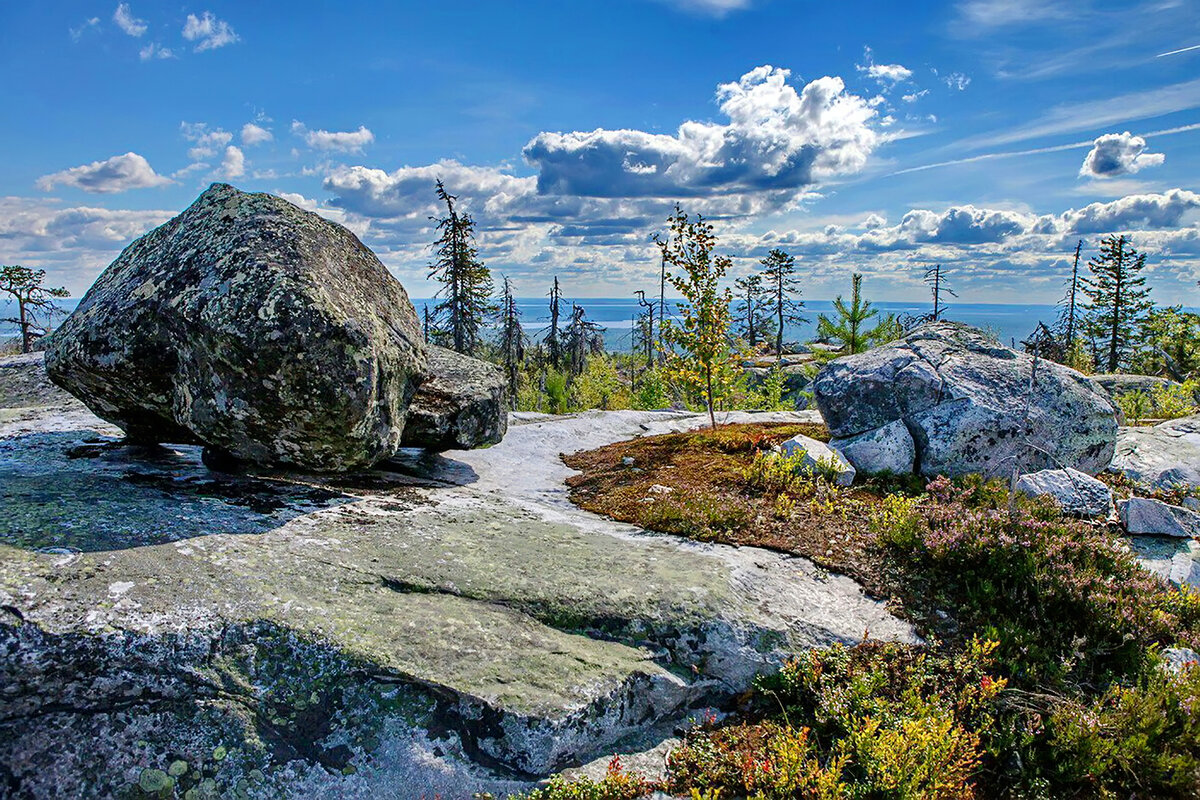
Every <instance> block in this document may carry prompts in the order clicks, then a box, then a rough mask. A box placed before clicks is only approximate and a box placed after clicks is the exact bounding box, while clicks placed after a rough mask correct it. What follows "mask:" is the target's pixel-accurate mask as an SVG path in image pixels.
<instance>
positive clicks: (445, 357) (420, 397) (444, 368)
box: [401, 345, 508, 450]
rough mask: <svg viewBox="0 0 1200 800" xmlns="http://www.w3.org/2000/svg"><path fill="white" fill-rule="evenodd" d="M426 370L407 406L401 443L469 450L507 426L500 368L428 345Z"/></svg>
mask: <svg viewBox="0 0 1200 800" xmlns="http://www.w3.org/2000/svg"><path fill="white" fill-rule="evenodd" d="M428 353H429V374H428V375H427V376H426V377H425V380H424V381H423V382H422V383H421V387H420V388H419V389H417V393H416V395H415V396H414V397H413V400H412V405H410V406H409V408H408V421H407V422H406V424H405V426H404V437H403V439H402V440H401V444H402V445H403V446H404V447H423V448H425V449H427V450H470V449H472V448H475V447H484V446H486V445H490V444H496V443H497V442H499V441H500V440H501V439H503V438H504V433H505V431H506V430H508V392H507V386H506V382H505V380H504V373H503V371H501V369H500V368H499V367H497V366H496V365H494V364H489V363H487V362H485V361H480V360H478V359H475V358H469V357H468V356H464V355H460V354H459V353H456V352H454V351H453V350H447V349H446V348H444V347H437V346H436V345H429V346H428Z"/></svg>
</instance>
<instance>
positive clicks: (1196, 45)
mask: <svg viewBox="0 0 1200 800" xmlns="http://www.w3.org/2000/svg"><path fill="white" fill-rule="evenodd" d="M1189 50H1200V44H1194V45H1192V46H1191V47H1181V48H1179V49H1178V50H1172V51H1171V52H1169V53H1159V54H1158V55H1156V56H1155V58H1162V57H1163V56H1173V55H1175V54H1176V53H1186V52H1187V51H1189Z"/></svg>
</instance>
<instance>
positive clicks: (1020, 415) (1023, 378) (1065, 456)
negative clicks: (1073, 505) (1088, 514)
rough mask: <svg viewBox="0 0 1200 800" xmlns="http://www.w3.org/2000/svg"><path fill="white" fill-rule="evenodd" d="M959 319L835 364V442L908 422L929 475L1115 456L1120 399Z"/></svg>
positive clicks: (824, 402) (828, 373) (1075, 464)
mask: <svg viewBox="0 0 1200 800" xmlns="http://www.w3.org/2000/svg"><path fill="white" fill-rule="evenodd" d="M1032 370H1033V358H1032V357H1031V356H1029V355H1026V354H1024V353H1018V352H1016V351H1014V350H1012V349H1010V348H1008V347H1004V346H1003V345H1001V344H999V343H997V342H996V341H994V340H992V339H991V338H989V337H988V336H986V335H985V334H984V333H982V332H981V331H978V330H976V329H974V328H971V327H969V326H966V325H962V324H960V323H955V322H945V321H940V322H935V323H931V324H929V325H924V326H922V327H920V328H918V329H917V330H915V331H913V332H912V333H910V334H909V335H908V336H906V337H905V338H904V339H901V340H899V341H896V342H892V343H891V344H887V345H884V346H883V347H879V348H876V349H874V350H870V351H868V352H866V353H860V354H857V355H852V356H845V357H843V358H839V359H836V360H835V361H832V362H830V364H829V365H827V366H826V367H825V368H824V369H823V370H821V372H820V373H819V374H818V375H817V378H816V380H815V381H814V382H813V391H814V394H815V397H816V402H817V407H818V408H819V409H820V411H821V416H822V417H823V418H824V420H825V422H826V424H827V425H828V426H829V430H830V432H831V433H832V434H833V437H834V438H835V439H845V438H849V437H852V436H858V435H860V434H863V433H866V432H868V431H872V430H875V429H877V428H881V427H883V426H885V425H888V424H890V423H892V422H895V421H897V420H903V422H904V424H905V425H906V426H907V428H908V430H909V432H910V433H911V434H912V437H913V441H914V442H915V444H916V453H917V460H916V469H917V471H918V472H920V473H922V474H924V475H930V476H932V475H938V474H944V475H948V476H955V475H963V474H967V473H976V472H977V473H981V474H983V475H986V476H1001V475H1009V474H1011V472H1012V470H1013V468H1014V467H1015V468H1017V469H1019V470H1021V471H1022V472H1031V471H1035V470H1038V469H1048V468H1056V467H1064V466H1065V467H1071V468H1074V469H1077V470H1079V471H1081V472H1086V473H1088V474H1095V473H1097V472H1099V471H1100V470H1102V469H1104V468H1105V467H1107V466H1108V463H1109V461H1110V460H1111V459H1112V453H1113V446H1114V443H1115V440H1116V434H1117V420H1116V416H1115V411H1114V408H1113V405H1112V401H1111V400H1110V399H1109V398H1108V396H1107V395H1106V394H1104V392H1103V391H1102V390H1101V389H1100V388H1099V387H1098V386H1096V385H1095V384H1094V383H1092V382H1091V381H1089V380H1088V379H1087V378H1085V377H1084V376H1083V375H1081V374H1079V373H1078V372H1076V371H1074V370H1072V369H1068V368H1067V367H1064V366H1061V365H1059V364H1055V363H1053V362H1049V361H1045V360H1041V361H1039V362H1038V364H1037V374H1036V379H1035V380H1034V381H1033V384H1032V392H1030V377H1031V372H1032Z"/></svg>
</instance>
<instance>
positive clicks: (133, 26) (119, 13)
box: [113, 3, 147, 37]
mask: <svg viewBox="0 0 1200 800" xmlns="http://www.w3.org/2000/svg"><path fill="white" fill-rule="evenodd" d="M113 22H115V23H117V27H118V28H120V29H121V30H123V31H125V33H127V34H129V35H130V36H135V37H136V36H141V35H142V34H143V33H145V32H146V28H147V26H146V20H144V19H138V18H137V17H135V16H134V15H133V12H132V11H130V10H129V3H121V4H120V5H118V6H117V10H116V11H114V12H113Z"/></svg>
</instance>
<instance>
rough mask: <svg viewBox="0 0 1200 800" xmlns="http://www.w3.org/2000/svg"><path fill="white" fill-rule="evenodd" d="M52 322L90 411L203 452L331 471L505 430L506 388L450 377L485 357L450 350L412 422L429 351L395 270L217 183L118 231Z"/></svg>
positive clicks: (320, 221)
mask: <svg viewBox="0 0 1200 800" xmlns="http://www.w3.org/2000/svg"><path fill="white" fill-rule="evenodd" d="M52 339H53V341H52V343H51V346H50V349H49V351H48V352H47V354H46V369H47V372H48V373H49V375H50V377H51V379H52V380H53V381H54V382H55V383H57V384H58V385H59V386H61V387H63V388H64V389H66V390H67V391H69V392H71V393H72V394H74V395H75V396H76V397H78V398H80V399H81V400H83V402H84V403H85V404H86V405H87V406H88V407H89V408H90V409H92V411H94V412H95V413H96V414H97V415H98V416H100V417H102V418H104V419H106V420H108V421H110V422H112V423H114V424H116V425H118V426H119V427H121V428H122V429H123V430H124V431H125V432H126V435H127V437H128V438H129V439H130V440H131V441H134V442H140V443H157V442H175V443H200V444H204V445H206V446H207V447H208V448H209V450H210V451H211V454H212V455H213V459H214V463H227V462H248V463H252V464H266V465H279V466H285V467H293V468H300V469H303V470H311V471H318V472H337V471H344V470H348V469H356V468H361V467H367V466H370V465H371V464H374V463H376V462H378V461H380V460H382V459H385V458H387V457H389V456H391V455H393V454H395V453H396V452H397V450H399V448H400V447H401V446H404V445H408V446H427V447H431V448H438V447H443V448H444V447H473V446H477V445H479V444H487V443H492V442H494V441H496V440H497V437H498V436H500V435H503V432H504V425H505V408H504V403H503V402H502V401H500V402H494V403H490V404H481V403H480V402H479V400H480V398H479V392H480V391H481V387H482V384H480V383H478V382H475V383H470V384H469V385H466V386H463V387H458V386H457V385H456V384H455V383H454V379H455V378H456V377H458V376H463V375H468V374H478V375H482V374H483V371H484V369H485V367H484V366H483V365H482V364H479V365H468V363H467V360H465V359H460V358H457V357H456V358H455V359H449V358H447V357H439V358H438V362H437V363H438V366H439V369H437V370H435V371H434V374H433V377H432V379H431V380H432V385H431V386H430V387H429V388H428V389H427V390H426V392H425V394H424V395H423V399H422V402H421V404H420V406H419V409H418V417H419V419H418V424H417V430H415V431H412V432H406V428H407V424H406V423H407V421H408V417H409V412H410V409H409V404H410V402H411V401H412V399H413V396H414V394H415V393H416V392H417V389H418V386H420V385H421V383H422V381H423V380H424V379H425V377H426V374H427V372H428V371H429V366H428V362H427V355H426V345H425V343H424V341H423V337H422V335H421V329H420V325H419V323H418V320H417V315H416V311H415V310H414V309H413V306H412V303H411V302H410V301H409V298H408V295H407V293H406V292H405V290H404V287H403V286H401V285H400V282H399V281H397V280H396V279H395V278H394V277H392V275H391V274H390V273H389V272H388V271H387V269H386V268H385V267H384V266H383V264H381V263H380V261H379V259H378V258H376V257H375V254H374V253H372V252H371V251H370V250H369V249H368V248H367V247H366V246H365V245H363V244H362V242H360V241H359V240H358V238H357V237H356V236H355V235H354V234H353V233H351V232H350V231H349V230H347V229H346V228H344V227H342V226H341V225H338V224H336V223H334V222H331V221H329V220H326V219H324V218H322V217H320V216H318V215H316V214H312V213H309V212H307V211H304V210H302V209H300V208H298V207H296V206H294V205H292V204H291V203H288V202H287V201H285V200H282V199H280V198H278V197H274V196H271V195H268V194H248V193H245V192H241V191H238V190H237V189H235V188H233V187H232V186H228V185H225V184H213V185H212V186H211V187H210V188H209V189H208V190H207V191H205V192H204V193H203V194H202V195H200V197H199V198H197V200H196V201H195V202H194V203H192V205H191V206H190V207H188V208H187V209H186V210H185V211H184V212H183V213H181V214H180V215H179V216H177V217H175V218H174V219H172V220H170V221H169V222H167V223H166V224H164V225H162V226H160V227H158V228H156V229H154V230H153V231H151V232H150V233H148V234H146V235H145V236H143V237H142V238H140V239H138V240H137V241H135V242H133V244H131V245H130V246H129V247H127V248H126V249H125V250H124V252H122V253H121V255H120V256H119V257H118V258H117V260H116V261H114V262H113V263H112V264H111V265H110V266H109V267H108V269H106V270H105V271H104V273H103V274H102V275H101V276H100V278H99V279H98V280H97V281H96V283H95V285H93V286H92V288H91V289H90V290H89V291H88V293H87V295H86V296H85V297H84V299H83V301H82V302H81V303H80V304H79V307H78V308H77V309H76V311H75V312H74V313H73V314H72V315H71V316H70V317H68V319H67V320H66V321H65V322H64V323H63V325H62V326H61V327H60V328H59V329H58V330H57V331H56V332H55V333H54V335H53V337H52ZM451 365H453V367H452V368H451ZM460 388H461V389H462V394H461V395H460V393H459V389H460ZM492 388H494V387H492ZM492 388H489V389H488V390H487V391H489V392H490V391H492ZM500 391H501V392H502V391H503V386H502V385H501V386H500ZM434 408H437V409H441V410H443V411H444V410H446V409H450V408H456V409H457V411H455V412H454V413H450V414H449V415H448V416H447V415H446V414H445V413H441V412H439V413H441V416H439V415H438V414H432V411H433V409H434ZM431 414H432V416H431ZM487 414H492V415H494V416H493V417H492V418H490V419H484V416H485V415H487ZM431 419H436V420H437V421H438V425H440V428H439V427H438V426H437V425H435V426H434V429H431V428H430V421H431ZM459 424H461V425H462V426H463V427H462V428H461V429H457V428H454V426H456V425H459Z"/></svg>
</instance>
